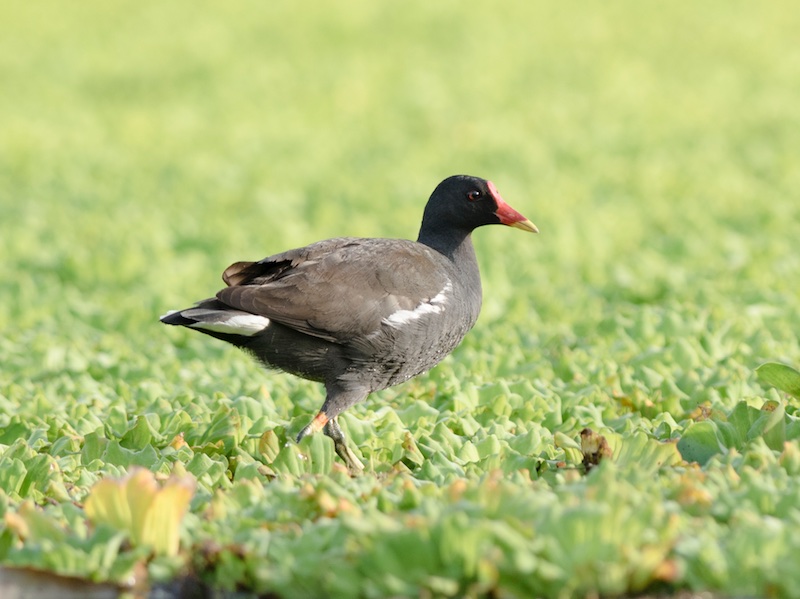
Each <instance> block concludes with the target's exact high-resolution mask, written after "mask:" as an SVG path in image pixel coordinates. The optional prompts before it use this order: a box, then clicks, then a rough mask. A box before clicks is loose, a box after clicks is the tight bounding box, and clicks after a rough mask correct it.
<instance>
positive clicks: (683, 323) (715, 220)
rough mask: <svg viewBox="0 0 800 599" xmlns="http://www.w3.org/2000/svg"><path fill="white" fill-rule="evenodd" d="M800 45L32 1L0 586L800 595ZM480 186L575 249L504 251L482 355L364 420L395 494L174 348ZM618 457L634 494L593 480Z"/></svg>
mask: <svg viewBox="0 0 800 599" xmlns="http://www.w3.org/2000/svg"><path fill="white" fill-rule="evenodd" d="M592 11H597V12H592ZM798 31H800V11H797V10H795V6H794V5H793V4H792V3H790V2H776V3H770V4H763V5H757V4H751V3H744V2H720V1H712V2H708V3H702V4H698V3H662V4H658V5H653V4H650V3H637V2H633V1H623V2H620V3H611V4H603V5H602V6H600V5H597V6H589V7H587V6H586V5H578V4H575V3H569V2H568V3H566V4H564V3H550V2H528V1H523V0H519V1H514V2H509V3H503V4H502V5H498V4H497V3H488V2H481V3H476V4H470V5H469V6H468V5H466V4H463V3H457V2H454V1H450V0H445V1H444V2H435V3H422V2H412V3H411V4H409V3H381V2H372V3H366V2H365V3H357V2H345V3H344V4H342V3H335V4H329V5H319V6H314V7H313V9H312V8H311V7H307V6H302V7H301V6H299V5H297V4H296V3H292V2H284V1H282V0H279V1H277V2H270V3H266V4H253V3H251V4H241V3H231V4H226V5H223V4H197V3H190V2H180V1H179V2H167V3H154V4H147V3H145V4H142V3H138V2H127V1H123V2H114V3H103V2H97V1H87V2H80V3H73V4H69V5H65V4H63V3H58V2H34V3H23V2H8V3H4V4H3V5H2V7H0V32H1V33H2V35H0V75H1V76H2V80H3V93H2V94H0V131H2V135H0V164H1V165H2V167H0V248H2V260H0V331H2V334H1V335H0V355H2V367H1V368H0V563H2V564H3V565H4V566H5V567H31V568H35V569H42V570H46V571H50V572H55V573H59V574H65V575H72V576H77V577H80V578H84V579H87V580H91V581H112V582H115V583H120V584H123V585H124V584H130V583H131V581H132V579H133V578H136V579H138V580H139V581H142V580H144V581H145V582H147V581H149V582H158V581H169V580H172V579H175V578H176V577H182V576H185V575H187V574H191V573H196V574H197V576H199V577H200V579H201V580H202V581H203V582H205V583H207V584H210V585H212V586H214V587H216V588H218V589H225V590H233V589H238V590H240V591H255V592H257V593H268V592H270V593H276V594H277V595H279V596H281V597H285V598H292V597H307V596H333V597H366V598H371V597H386V596H408V597H439V596H472V597H480V596H487V595H490V596H495V597H529V596H541V597H568V596H584V595H594V594H597V593H599V594H601V595H617V594H630V593H638V592H644V591H646V592H666V593H670V592H675V591H680V590H689V591H696V590H710V591H714V592H717V593H719V594H721V595H727V596H731V595H739V596H741V595H750V596H771V597H772V596H775V597H792V596H793V597H797V596H800V569H798V568H797V556H798V554H800V534H798V531H799V530H800V507H799V506H800V410H798V405H799V404H798V401H799V400H798V392H797V390H798V389H800V385H798V384H797V379H795V378H793V375H792V372H794V373H795V374H797V373H796V372H795V371H792V370H789V369H782V368H780V367H779V366H768V367H765V369H763V370H760V371H759V374H756V368H757V367H759V366H760V365H761V364H763V363H765V362H779V363H783V364H786V365H790V366H793V367H795V368H797V367H798V366H800V343H798V334H799V333H800V294H799V293H798V289H799V288H800V246H799V245H798V243H799V241H798V240H800V226H798V223H800V201H798V193H800V168H798V166H797V157H798V156H799V155H800V127H797V123H799V122H800V102H798V98H799V97H800V45H798V43H797V32H798ZM459 172H464V173H469V174H475V175H480V176H484V177H487V178H490V179H492V180H493V181H494V182H495V183H496V184H497V186H498V188H499V189H500V191H501V192H502V194H503V196H504V197H505V199H506V200H507V201H508V202H509V203H510V204H512V205H513V206H515V207H516V208H517V209H519V210H520V211H521V212H523V213H524V214H525V215H526V216H529V217H530V218H531V220H533V221H534V222H535V223H536V224H537V225H538V226H539V228H540V229H541V231H542V232H541V234H540V235H539V236H530V235H523V234H520V233H518V232H516V231H513V230H507V229H502V228H499V227H497V228H492V229H484V230H479V231H478V232H477V233H476V234H475V238H476V239H475V242H476V245H477V250H478V253H479V259H480V261H481V267H482V272H483V278H484V309H483V313H482V315H481V318H480V320H479V322H478V325H477V327H476V328H475V329H474V330H473V332H472V333H471V334H470V335H469V336H468V337H467V339H466V341H465V342H464V344H463V345H462V346H461V347H460V348H459V349H458V350H457V351H456V352H455V353H454V354H453V356H451V357H450V358H448V359H447V360H446V361H445V362H444V363H443V364H441V365H440V366H438V367H437V368H436V369H434V370H433V371H432V372H430V373H429V374H427V375H424V376H421V377H419V378H417V379H415V380H413V381H411V382H409V383H406V384H404V385H402V386H399V387H396V388H394V389H390V390H387V391H384V392H382V393H379V394H376V395H374V396H373V397H372V398H371V399H370V400H369V401H368V402H367V403H365V404H364V405H361V406H358V407H357V408H355V409H353V410H351V411H350V412H348V413H347V414H345V416H344V417H343V418H342V419H341V420H342V424H343V428H345V430H346V431H347V432H348V434H349V437H350V439H351V440H352V442H353V445H354V448H355V450H356V451H357V453H358V454H359V455H360V456H361V457H362V458H363V460H364V462H365V464H366V465H367V468H366V474H364V475H363V476H361V477H358V478H350V477H349V476H347V474H346V472H344V470H343V469H342V468H341V467H340V464H339V463H338V460H337V459H336V458H335V456H334V453H333V447H332V444H331V443H330V441H329V440H328V439H327V438H325V437H323V436H322V435H316V436H315V437H313V438H310V439H306V440H304V441H303V443H301V444H300V445H299V446H298V445H296V444H294V443H293V442H291V439H292V437H293V436H294V435H295V434H296V433H297V431H298V430H299V429H300V428H301V427H302V426H303V425H305V424H306V423H307V422H308V419H309V418H310V417H311V416H312V415H313V414H314V413H315V411H316V410H317V409H318V408H319V406H320V404H321V401H322V390H321V389H320V388H319V386H317V385H315V384H311V383H308V382H305V381H301V380H298V379H295V378H292V377H289V376H287V375H282V374H277V373H266V372H263V371H262V370H261V369H259V367H258V366H256V365H255V364H254V363H252V362H251V361H249V360H248V359H247V358H246V357H245V356H244V355H242V354H240V353H239V352H237V351H236V350H235V349H233V348H230V347H228V346H226V345H225V344H223V343H221V342H215V341H214V340H211V339H208V338H204V337H202V336H201V335H198V334H192V333H191V332H188V331H183V330H177V329H172V328H170V329H168V328H166V327H163V326H161V325H160V324H159V323H158V316H159V315H160V314H162V313H164V312H166V311H167V310H168V309H170V308H180V307H184V306H185V305H187V303H188V302H190V301H194V300H196V299H200V298H203V297H206V296H208V295H210V294H212V293H213V292H214V291H215V290H216V289H217V288H218V286H219V285H220V284H221V281H220V279H219V275H220V273H221V272H222V270H223V269H224V268H225V267H226V266H227V265H228V264H230V263H232V262H234V261H236V260H243V259H257V258H261V257H263V256H266V255H268V254H271V253H274V252H277V251H280V250H283V249H287V248H290V247H297V246H300V245H304V244H306V243H309V242H312V241H315V240H318V239H322V238H326V237H332V236H337V235H363V236H367V235H369V236H387V237H413V236H414V235H415V234H416V230H417V227H418V224H419V220H420V216H421V210H422V207H423V205H424V202H425V200H426V199H427V196H428V194H429V193H430V192H431V191H432V189H433V187H434V186H435V185H436V184H437V183H438V182H439V181H440V180H441V179H443V178H444V177H445V176H447V175H450V174H454V173H459ZM773 385H775V386H773ZM587 427H588V428H591V429H592V430H593V431H595V432H596V433H599V434H601V435H603V436H604V437H605V438H606V440H607V441H608V444H609V446H610V447H611V449H612V450H613V452H614V457H613V458H612V459H611V460H609V459H605V460H602V461H601V463H600V465H599V466H597V467H594V468H592V469H591V471H590V472H589V473H584V468H583V466H582V465H581V462H582V455H581V451H580V432H581V431H582V430H583V429H584V428H587ZM136 466H138V467H142V468H144V469H146V470H150V471H152V472H153V473H155V474H156V478H157V479H158V482H157V483H156V482H154V481H153V480H152V479H149V478H148V476H149V475H147V473H146V472H143V471H142V470H137V469H136V468H134V467H136ZM126 475H128V476H130V477H131V478H125V476H126ZM170 476H171V478H169V477H170ZM100 481H103V484H102V485H101V486H99V487H95V485H96V484H97V483H98V482H100ZM131 481H145V482H146V484H144V483H143V484H142V485H141V487H139V485H138V484H132V483H131ZM126 485H127V486H126ZM93 488H94V490H92V489H93ZM126 488H134V489H135V488H141V489H142V491H141V493H143V495H141V496H139V495H136V494H135V493H134V494H133V495H134V496H129V495H126V493H125V492H124V491H123V489H126ZM192 490H193V494H191V493H192ZM145 491H146V492H145ZM187 493H189V494H191V500H190V502H189V504H188V511H187V512H186V513H185V515H184V513H183V506H184V505H185V500H187V499H188V495H187ZM90 496H91V497H92V498H91V500H89V497H90ZM87 500H88V501H87ZM182 502H184V503H182ZM154 506H155V507H154ZM151 508H152V509H151ZM148 510H151V511H148ZM149 527H156V530H157V531H159V530H160V531H163V533H164V535H165V536H164V537H163V538H158V534H156V533H154V532H153V530H151V529H150V528H149ZM176 527H178V528H176ZM176 530H178V531H179V532H178V533H177V534H179V535H180V536H179V539H178V540H179V544H178V545H176V544H175V543H176V540H175V538H174V535H175V534H176V533H175V531H176ZM154 535H155V536H154ZM176 547H177V549H176Z"/></svg>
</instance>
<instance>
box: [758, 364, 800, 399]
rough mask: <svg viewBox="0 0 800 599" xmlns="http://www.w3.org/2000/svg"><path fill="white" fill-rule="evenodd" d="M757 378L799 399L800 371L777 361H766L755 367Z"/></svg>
mask: <svg viewBox="0 0 800 599" xmlns="http://www.w3.org/2000/svg"><path fill="white" fill-rule="evenodd" d="M756 374H757V375H758V378H760V379H761V380H762V381H764V382H765V383H767V384H768V385H772V386H773V387H777V388H778V389H780V390H781V391H783V392H784V393H788V394H789V395H791V396H793V397H796V398H798V399H800V372H798V371H797V370H795V369H794V368H792V367H791V366H786V365H785V364H779V363H777V362H767V363H765V364H762V365H761V366H759V367H758V368H756Z"/></svg>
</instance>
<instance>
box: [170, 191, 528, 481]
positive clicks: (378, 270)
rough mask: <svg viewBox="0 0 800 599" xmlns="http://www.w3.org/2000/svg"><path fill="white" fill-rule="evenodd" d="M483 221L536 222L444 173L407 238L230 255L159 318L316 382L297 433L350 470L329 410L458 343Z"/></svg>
mask: <svg viewBox="0 0 800 599" xmlns="http://www.w3.org/2000/svg"><path fill="white" fill-rule="evenodd" d="M492 224H501V225H507V226H510V227H515V228H517V229H521V230H523V231H528V232H531V233H538V231H539V230H538V229H537V227H536V225H534V224H533V223H532V222H531V221H530V220H528V219H527V218H526V217H524V216H523V215H522V214H520V213H519V212H517V211H516V210H515V209H514V208H512V207H511V206H509V205H508V204H507V203H506V202H505V201H504V200H503V198H502V197H501V196H500V193H499V192H498V190H497V187H496V186H495V185H494V184H493V183H492V182H491V181H488V180H486V179H482V178H480V177H473V176H468V175H454V176H451V177H448V178H446V179H444V180H443V181H442V182H441V183H439V185H437V186H436V188H435V189H434V191H433V193H432V194H431V196H430V199H429V200H428V202H427V204H426V205H425V209H424V211H423V216H422V224H421V226H420V229H419V235H418V236H417V240H416V241H411V240H408V239H388V238H359V237H338V238H334V239H327V240H324V241H319V242H316V243H312V244H311V245H308V246H305V247H301V248H297V249H292V250H289V251H286V252H282V253H279V254H275V255H273V256H268V257H267V258H264V259H263V260H259V261H257V262H236V263H234V264H232V265H231V266H229V267H228V268H227V269H225V271H224V272H223V275H222V279H223V281H224V282H225V284H226V287H225V288H223V289H221V290H220V291H218V292H217V294H216V295H215V296H214V297H212V298H208V299H204V300H202V301H199V302H197V303H195V304H194V305H193V306H192V307H190V308H185V309H183V310H173V311H170V312H168V313H167V314H165V315H164V316H162V317H161V322H163V323H165V324H168V325H178V326H183V327H187V328H189V329H193V330H196V331H199V332H201V333H205V334H207V335H210V336H211V337H215V338H217V339H220V340H222V341H227V342H228V343H231V344H233V345H234V346H236V347H238V348H241V349H242V350H244V351H245V352H247V353H249V354H251V355H252V356H253V357H255V358H256V359H257V360H258V361H259V362H260V363H261V364H262V365H264V366H266V367H267V368H269V369H277V370H280V371H284V372H287V373H290V374H293V375H296V376H298V377H301V378H304V379H307V380H311V381H316V382H319V383H322V384H323V385H324V386H325V391H326V396H325V401H324V403H323V404H322V407H321V408H320V410H319V412H318V413H317V414H316V416H314V418H313V419H312V420H311V422H310V423H309V424H308V425H307V426H305V427H304V428H303V429H302V430H301V431H300V432H299V434H298V435H297V442H298V443H299V442H300V440H302V439H303V438H304V437H305V436H307V435H310V434H313V433H317V432H319V431H320V430H322V431H323V432H324V434H326V435H327V436H328V437H330V438H331V439H332V440H333V443H334V449H335V451H336V453H337V455H338V456H339V457H340V458H341V459H342V461H343V462H344V463H345V465H346V466H347V468H348V469H349V471H351V472H353V473H357V472H359V471H361V470H363V468H364V465H363V464H362V463H361V461H360V460H359V459H358V457H357V456H356V455H355V453H354V452H353V451H352V450H351V449H350V448H349V447H348V445H347V440H346V437H345V434H344V432H343V431H342V429H341V427H340V426H339V422H338V417H339V415H340V414H341V413H342V412H344V411H345V410H347V409H348V408H350V407H351V406H353V405H355V404H357V403H359V402H361V401H363V400H364V399H365V398H366V397H367V396H368V395H369V394H370V393H372V392H375V391H380V390H381V389H386V388H388V387H391V386H393V385H397V384H399V383H402V382H404V381H406V380H408V379H410V378H412V377H414V376H417V375H419V374H421V373H423V372H425V371H427V370H430V369H431V368H432V367H433V366H435V365H436V364H438V363H439V362H440V361H441V360H442V359H444V357H445V356H447V355H448V354H450V353H451V352H452V351H453V350H454V349H455V348H456V346H457V345H458V344H459V343H460V342H461V341H462V339H463V338H464V336H465V335H466V334H467V332H468V331H469V330H470V329H471V328H472V327H473V325H474V324H475V322H476V321H477V319H478V314H479V312H480V309H481V302H482V290H481V278H480V272H479V269H478V262H477V259H476V256H475V249H474V247H473V244H472V239H471V234H472V232H473V231H474V230H475V229H476V228H478V227H481V226H484V225H492Z"/></svg>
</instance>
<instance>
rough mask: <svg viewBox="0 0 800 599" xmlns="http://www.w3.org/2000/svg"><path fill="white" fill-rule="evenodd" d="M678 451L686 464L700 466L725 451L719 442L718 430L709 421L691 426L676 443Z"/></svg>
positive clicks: (724, 447)
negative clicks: (690, 463)
mask: <svg viewBox="0 0 800 599" xmlns="http://www.w3.org/2000/svg"><path fill="white" fill-rule="evenodd" d="M678 451H680V453H681V456H682V457H683V459H684V460H686V461H687V462H697V463H698V464H700V465H701V466H702V465H704V464H705V463H706V462H708V460H710V459H711V458H712V457H714V456H715V455H717V454H718V453H723V452H725V451H727V448H726V446H725V445H724V444H723V443H722V442H721V441H720V438H719V429H718V428H717V425H716V424H715V423H714V422H713V421H711V420H704V421H702V422H695V423H693V424H691V425H690V426H689V427H688V428H687V429H686V431H685V432H684V433H683V436H681V438H680V440H679V441H678Z"/></svg>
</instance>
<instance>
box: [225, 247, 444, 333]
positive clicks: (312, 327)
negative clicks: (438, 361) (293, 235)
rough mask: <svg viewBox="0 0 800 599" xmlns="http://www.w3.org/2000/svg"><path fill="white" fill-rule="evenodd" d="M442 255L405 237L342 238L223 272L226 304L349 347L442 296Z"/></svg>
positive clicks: (247, 263)
mask: <svg viewBox="0 0 800 599" xmlns="http://www.w3.org/2000/svg"><path fill="white" fill-rule="evenodd" d="M441 260H443V257H442V256H441V255H440V254H438V253H437V252H435V251H434V250H431V249H430V248H428V247H427V246H425V245H422V244H419V243H415V242H412V241H405V240H396V239H395V240H388V239H358V238H340V239H331V240H326V241H322V242H319V243H315V244H312V245H310V246H307V247H304V248H300V249H296V250H290V251H288V252H284V253H281V254H276V255H275V256H270V257H269V258H265V259H264V260H261V261H259V262H237V263H236V264H233V265H231V266H230V267H228V269H227V270H226V271H225V273H224V275H223V278H224V280H225V282H226V283H228V285H229V286H228V287H227V288H225V289H222V290H221V291H220V292H219V293H218V294H217V298H218V299H219V300H220V301H222V302H223V303H225V304H227V305H229V306H231V307H233V308H236V309H238V310H244V311H247V312H251V313H253V314H259V315H261V316H265V317H267V318H269V319H271V320H274V321H276V322H279V323H281V324H283V325H286V326H288V327H291V328H293V329H296V330H298V331H301V332H303V333H306V334H308V335H312V336H315V337H319V338H322V339H327V340H329V341H334V342H346V341H349V340H352V339H354V338H357V337H366V336H369V335H370V334H373V333H377V332H378V331H380V329H381V326H382V323H385V322H386V320H387V319H389V318H390V317H391V316H392V315H393V314H398V313H401V314H406V312H400V311H413V310H415V309H417V308H418V307H419V306H420V305H421V304H424V303H425V302H428V301H430V300H431V299H432V298H434V297H436V296H437V294H439V293H441V292H442V290H443V289H444V288H445V287H446V285H447V283H448V276H447V274H446V271H444V270H443V269H442V268H441V267H440V266H441V265H440V264H439V262H440V261H441Z"/></svg>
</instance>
